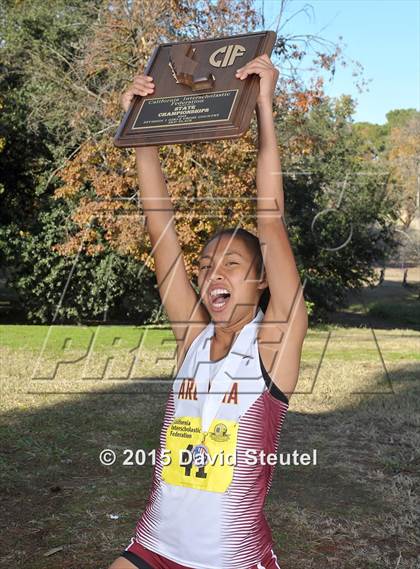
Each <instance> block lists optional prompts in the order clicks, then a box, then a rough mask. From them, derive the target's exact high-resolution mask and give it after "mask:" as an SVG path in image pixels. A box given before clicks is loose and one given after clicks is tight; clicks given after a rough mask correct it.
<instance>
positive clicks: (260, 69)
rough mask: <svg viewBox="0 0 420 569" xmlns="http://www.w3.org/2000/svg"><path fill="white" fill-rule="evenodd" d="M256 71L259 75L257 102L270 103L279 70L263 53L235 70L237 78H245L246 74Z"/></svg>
mask: <svg viewBox="0 0 420 569" xmlns="http://www.w3.org/2000/svg"><path fill="white" fill-rule="evenodd" d="M252 73H256V74H257V75H259V76H260V93H259V95H258V99H257V104H261V103H264V102H267V103H269V104H270V105H271V104H272V101H273V96H274V90H275V88H276V83H277V79H278V77H279V70H278V69H277V68H276V67H274V65H273V64H272V63H271V59H270V58H269V57H268V55H267V54H266V53H265V54H264V55H260V56H259V57H256V58H255V59H253V60H252V61H250V62H249V63H247V64H246V65H244V66H243V67H241V68H239V69H238V70H237V72H236V77H237V78H238V79H246V78H247V77H248V75H251V74H252Z"/></svg>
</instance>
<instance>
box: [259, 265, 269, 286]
mask: <svg viewBox="0 0 420 569" xmlns="http://www.w3.org/2000/svg"><path fill="white" fill-rule="evenodd" d="M267 287H268V282H267V275H266V273H265V269H263V271H262V276H261V280H259V281H258V285H257V288H259V289H264V288H267Z"/></svg>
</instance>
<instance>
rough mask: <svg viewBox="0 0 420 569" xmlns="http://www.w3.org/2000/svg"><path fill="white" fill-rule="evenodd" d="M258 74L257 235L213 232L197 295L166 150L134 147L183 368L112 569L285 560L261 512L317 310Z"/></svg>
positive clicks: (147, 80) (271, 74)
mask: <svg viewBox="0 0 420 569" xmlns="http://www.w3.org/2000/svg"><path fill="white" fill-rule="evenodd" d="M253 73H256V74H258V75H259V77H260V90H259V95H258V100H257V109H256V110H257V118H258V131H259V144H258V160H257V226H258V237H257V236H255V235H253V234H252V233H250V232H248V231H246V230H244V229H241V228H233V229H222V230H221V231H219V232H217V233H216V234H215V235H213V236H212V237H211V238H210V240H209V241H207V243H206V245H205V246H204V248H203V250H202V251H201V255H200V271H199V277H198V289H199V293H198V294H197V293H196V291H195V289H194V288H193V286H192V284H191V282H190V280H189V278H188V275H187V272H186V269H185V265H184V262H183V258H182V251H181V248H180V245H179V243H178V239H177V235H176V231H175V225H174V220H173V209H172V204H171V200H170V197H169V195H168V192H167V189H166V185H165V181H164V176H163V174H162V170H161V168H160V163H159V158H158V152H157V149H156V147H147V148H136V160H137V170H138V175H139V182H140V186H141V190H142V198H143V206H144V212H145V215H146V219H147V228H148V231H149V235H150V239H151V242H152V247H153V250H152V254H153V256H154V260H155V266H156V276H157V281H158V286H159V292H160V296H161V299H162V302H163V304H164V306H165V308H166V311H167V314H168V317H169V320H170V322H171V327H172V330H173V333H174V336H175V339H176V342H177V364H178V365H177V374H176V377H175V380H174V383H173V385H172V389H171V393H170V395H169V398H168V402H167V406H166V412H165V417H164V422H163V428H162V431H161V435H160V449H159V450H160V451H161V452H160V453H157V457H156V464H155V467H154V473H153V482H152V488H151V493H150V497H149V501H148V504H147V506H146V508H145V511H144V512H143V514H142V516H141V518H140V519H139V521H138V523H137V526H136V529H135V534H134V537H133V538H132V539H131V542H130V543H129V545H128V546H127V547H126V548H125V549H124V551H123V552H122V553H121V556H120V557H118V559H116V560H115V561H114V563H112V565H111V566H110V567H109V569H133V568H138V569H186V568H187V569H264V568H266V569H276V568H279V564H278V561H277V557H276V555H275V554H274V551H273V549H272V547H273V540H272V535H271V532H270V529H269V526H268V524H267V522H266V520H265V517H264V514H263V506H264V501H265V498H266V495H267V493H268V491H269V489H270V486H271V481H272V476H273V470H274V464H273V463H274V462H275V461H273V460H271V461H270V460H269V455H270V454H271V457H274V458H276V453H277V449H278V443H279V435H280V430H281V426H282V424H283V420H284V418H285V415H286V413H287V410H288V407H289V401H290V397H291V395H292V393H293V391H294V389H295V385H296V382H297V379H298V374H299V366H300V357H301V348H302V344H303V340H304V338H305V335H306V331H307V327H308V316H307V311H306V306H305V302H304V298H303V287H302V286H301V283H300V279H299V274H298V271H297V268H296V264H295V260H294V256H293V252H292V249H291V246H290V243H289V240H288V235H287V229H286V226H285V223H284V218H283V216H284V199H283V188H282V175H281V165H280V158H279V154H278V149H277V142H276V135H275V127H274V121H273V112H272V101H273V95H274V90H275V85H276V82H277V78H278V71H277V69H276V68H275V67H274V66H273V64H272V63H271V61H270V58H269V57H268V56H266V55H263V56H261V57H257V58H255V59H253V60H252V61H250V62H249V63H247V64H246V65H245V66H243V67H242V68H240V69H238V70H237V72H236V76H237V78H238V79H240V80H244V79H246V77H248V75H250V74H253ZM153 89H154V84H153V79H152V77H150V76H144V75H140V76H136V77H135V78H134V81H133V83H132V85H131V86H130V88H129V89H128V90H127V91H126V92H125V93H124V94H123V95H122V98H121V101H122V105H123V107H124V109H125V110H127V109H128V107H129V104H130V101H131V100H132V98H133V97H134V96H135V95H141V96H145V95H148V94H150V93H153ZM263 251H264V254H263ZM268 293H269V294H268ZM264 298H265V300H266V301H267V298H268V304H267V303H265V304H266V306H263V304H262V302H263V300H264ZM263 308H264V310H263ZM270 462H271V463H270Z"/></svg>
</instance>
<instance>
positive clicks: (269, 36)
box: [114, 31, 276, 147]
mask: <svg viewBox="0 0 420 569" xmlns="http://www.w3.org/2000/svg"><path fill="white" fill-rule="evenodd" d="M275 40H276V34H275V32H271V31H266V32H256V33H252V34H242V35H237V36H229V37H224V38H215V39H210V40H198V41H191V42H182V43H167V44H162V45H159V46H158V47H156V48H155V50H154V52H153V54H152V57H151V59H150V61H149V63H148V65H147V68H146V70H145V75H151V76H152V77H153V80H154V84H155V90H154V93H153V94H151V95H147V96H146V97H140V96H135V97H134V98H133V101H132V103H131V105H130V108H129V109H128V111H127V112H126V114H125V115H124V118H123V120H122V122H121V124H120V126H119V127H118V130H117V133H116V135H115V138H114V143H115V145H116V146H120V147H132V146H153V145H162V144H175V143H179V142H205V141H209V140H216V139H220V138H238V137H240V136H242V135H243V134H244V133H245V132H246V131H247V130H248V127H249V123H250V121H251V116H252V113H253V111H254V109H255V105H256V101H257V96H258V91H259V77H258V76H257V75H251V76H249V77H247V78H246V79H244V80H240V79H237V78H236V77H235V73H236V70H237V69H238V68H240V67H243V66H244V65H245V64H246V63H248V62H249V61H251V60H252V59H254V57H258V56H259V55H262V54H264V53H266V54H267V55H269V56H270V55H271V51H272V49H273V47H274V43H275Z"/></svg>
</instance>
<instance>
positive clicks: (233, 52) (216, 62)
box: [209, 45, 246, 67]
mask: <svg viewBox="0 0 420 569" xmlns="http://www.w3.org/2000/svg"><path fill="white" fill-rule="evenodd" d="M245 52H246V49H245V48H244V46H243V45H229V46H224V47H219V49H216V50H215V51H213V53H212V54H211V55H210V57H209V63H210V65H213V66H214V67H230V66H231V65H233V64H234V63H235V60H236V58H238V57H242V56H243V54H244V53H245ZM221 56H224V57H223V59H220V57H221Z"/></svg>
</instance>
